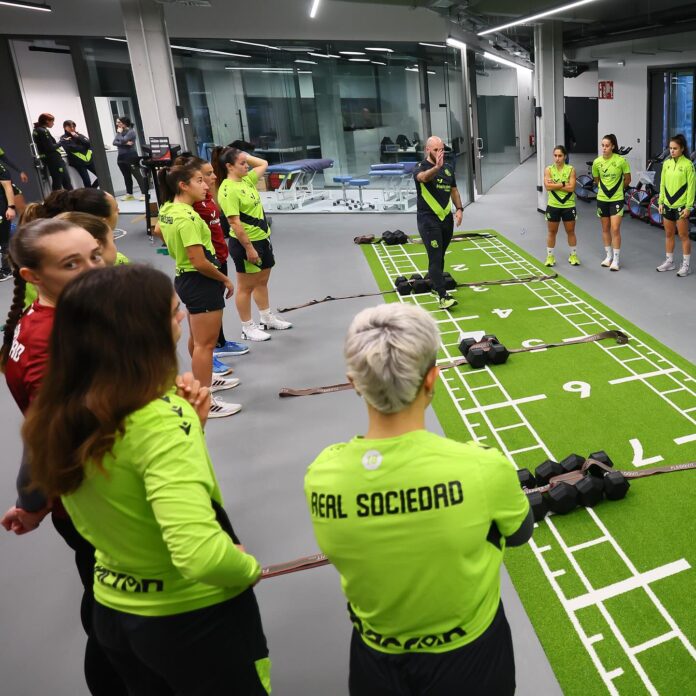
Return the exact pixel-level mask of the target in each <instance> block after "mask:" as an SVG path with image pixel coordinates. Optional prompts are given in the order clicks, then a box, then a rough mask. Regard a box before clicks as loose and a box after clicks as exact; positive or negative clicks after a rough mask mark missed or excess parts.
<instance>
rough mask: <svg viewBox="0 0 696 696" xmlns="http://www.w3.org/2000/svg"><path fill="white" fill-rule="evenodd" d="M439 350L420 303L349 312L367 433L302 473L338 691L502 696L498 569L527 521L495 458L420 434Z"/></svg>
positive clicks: (505, 659) (504, 661) (503, 625)
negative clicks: (345, 634) (346, 627)
mask: <svg viewBox="0 0 696 696" xmlns="http://www.w3.org/2000/svg"><path fill="white" fill-rule="evenodd" d="M439 347H440V332H439V330H438V327H437V324H436V323H435V321H434V320H433V318H432V317H431V316H430V315H429V314H428V313H427V312H426V311H425V310H423V309H421V308H420V307H417V306H415V305H411V304H400V303H393V304H392V303H390V304H385V305H381V306H379V307H372V308H370V309H365V310H363V311H362V312H360V314H358V315H357V316H356V317H355V319H354V320H353V322H352V324H351V326H350V328H349V329H348V335H347V337H346V341H345V347H344V353H345V358H346V364H347V368H348V370H347V374H348V379H349V380H350V381H351V382H352V383H353V385H354V387H355V390H356V392H357V393H358V394H359V395H360V396H362V397H363V398H364V399H365V402H366V405H367V415H368V426H367V432H366V433H365V436H357V437H354V438H353V439H351V440H349V441H348V442H342V443H339V444H335V445H332V446H330V447H327V448H326V449H325V450H324V451H323V452H322V453H321V454H320V455H319V456H318V457H317V458H316V459H315V460H314V462H313V463H312V464H311V465H310V467H309V469H308V471H307V474H306V476H305V496H306V498H307V505H308V507H309V513H310V516H311V519H312V525H313V527H314V534H315V536H316V538H317V541H318V542H319V547H320V548H321V550H322V551H323V552H324V553H325V554H326V555H327V556H328V558H329V559H330V561H331V563H332V564H333V565H334V567H335V568H336V570H337V571H338V573H339V574H340V576H341V587H342V589H343V592H344V594H345V595H346V598H347V599H348V603H349V604H348V611H349V617H350V620H351V621H352V623H353V637H352V640H351V652H350V676H349V681H348V684H349V690H350V694H351V696H365V695H366V694H394V695H395V696H396V695H400V694H403V695H404V696H405V695H406V694H433V695H434V694H447V696H450V694H452V695H453V694H474V693H475V694H487V695H488V694H490V695H491V696H493V694H495V696H512V694H513V693H514V691H515V664H514V657H513V650H512V638H511V636H510V627H509V626H508V623H507V619H506V618H505V612H504V611H503V606H502V604H501V602H500V565H501V563H502V561H503V555H504V553H505V548H506V546H517V545H520V544H524V543H525V542H526V541H527V540H528V539H529V538H530V537H531V535H532V530H533V527H534V520H533V517H532V512H531V510H530V508H529V503H528V502H527V497H526V496H525V494H524V493H523V491H522V489H521V488H520V485H519V482H518V480H517V476H516V474H515V467H514V466H513V465H512V464H511V463H510V462H509V461H508V460H507V459H506V458H505V457H504V456H503V455H502V454H501V453H500V452H498V451H497V450H495V449H492V448H491V447H485V446H482V445H479V444H478V443H474V442H468V443H461V442H456V441H454V440H450V439H448V438H445V437H441V436H439V435H436V434H435V433H430V432H428V431H427V430H426V429H425V411H426V410H427V408H428V407H429V406H430V403H431V401H432V398H433V391H434V390H435V386H436V383H437V379H438V373H439V369H438V367H437V366H436V364H435V360H436V358H437V353H438V349H439Z"/></svg>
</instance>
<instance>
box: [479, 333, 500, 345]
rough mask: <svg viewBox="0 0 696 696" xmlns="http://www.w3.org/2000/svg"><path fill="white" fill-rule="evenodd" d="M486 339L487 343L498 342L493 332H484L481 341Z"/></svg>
mask: <svg viewBox="0 0 696 696" xmlns="http://www.w3.org/2000/svg"><path fill="white" fill-rule="evenodd" d="M483 341H487V342H488V343H500V341H499V340H498V337H497V336H496V335H495V334H486V335H485V336H484V337H483V338H482V339H481V342H483Z"/></svg>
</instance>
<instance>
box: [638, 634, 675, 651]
mask: <svg viewBox="0 0 696 696" xmlns="http://www.w3.org/2000/svg"><path fill="white" fill-rule="evenodd" d="M676 637H677V636H676V635H675V634H674V631H667V633H663V634H662V635H661V636H657V638H653V639H652V640H646V641H645V643H641V644H640V645H636V646H634V647H633V648H631V652H632V653H633V654H634V655H637V654H638V653H641V652H645V651H646V650H649V649H650V648H654V647H655V646H656V645H661V644H662V643H666V642H667V641H668V640H672V638H676Z"/></svg>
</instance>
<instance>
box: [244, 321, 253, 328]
mask: <svg viewBox="0 0 696 696" xmlns="http://www.w3.org/2000/svg"><path fill="white" fill-rule="evenodd" d="M253 323H254V320H253V319H249V321H243V322H242V328H243V329H248V328H249V327H250V326H252V325H253Z"/></svg>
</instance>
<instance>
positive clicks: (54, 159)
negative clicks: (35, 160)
mask: <svg viewBox="0 0 696 696" xmlns="http://www.w3.org/2000/svg"><path fill="white" fill-rule="evenodd" d="M44 162H45V163H46V167H47V169H48V173H49V174H50V175H51V188H52V189H53V190H54V191H58V190H59V189H66V190H67V191H72V183H70V175H69V174H68V168H67V167H66V166H65V162H64V161H63V158H62V157H61V156H60V155H59V154H57V153H55V152H54V153H52V154H50V155H46V158H45V159H44Z"/></svg>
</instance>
